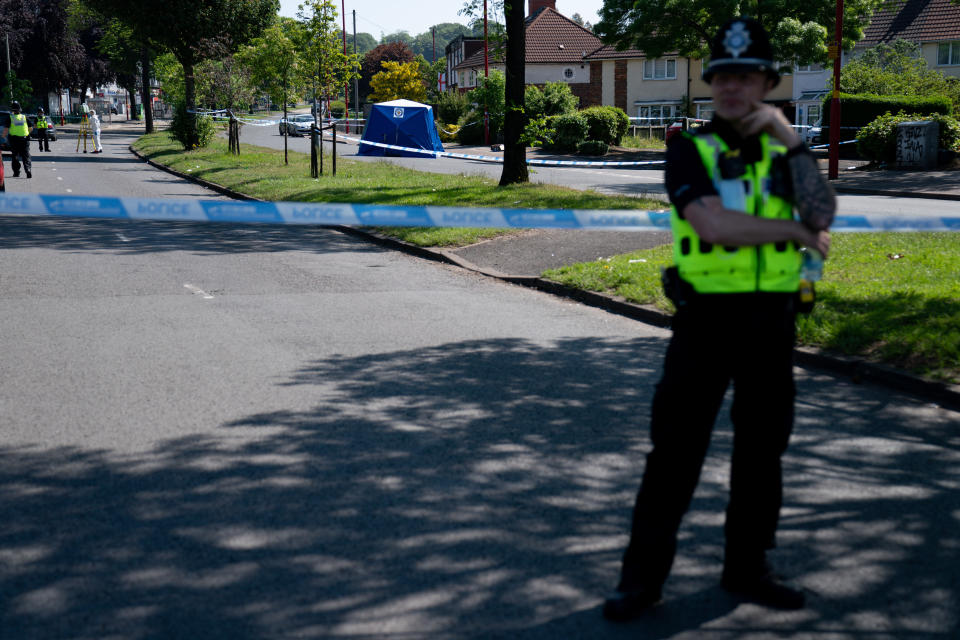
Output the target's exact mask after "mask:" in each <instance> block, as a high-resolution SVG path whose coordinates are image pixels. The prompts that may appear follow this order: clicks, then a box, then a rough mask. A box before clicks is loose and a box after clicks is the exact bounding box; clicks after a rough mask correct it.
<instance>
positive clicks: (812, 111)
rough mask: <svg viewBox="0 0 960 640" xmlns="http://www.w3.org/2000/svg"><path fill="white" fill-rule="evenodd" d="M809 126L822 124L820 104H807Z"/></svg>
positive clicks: (807, 122)
mask: <svg viewBox="0 0 960 640" xmlns="http://www.w3.org/2000/svg"><path fill="white" fill-rule="evenodd" d="M805 124H806V125H807V126H810V127H814V126H817V125H819V124H820V105H819V104H816V103H814V104H811V105H808V106H807V121H806V123H805Z"/></svg>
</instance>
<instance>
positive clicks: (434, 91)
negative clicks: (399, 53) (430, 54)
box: [415, 53, 447, 102]
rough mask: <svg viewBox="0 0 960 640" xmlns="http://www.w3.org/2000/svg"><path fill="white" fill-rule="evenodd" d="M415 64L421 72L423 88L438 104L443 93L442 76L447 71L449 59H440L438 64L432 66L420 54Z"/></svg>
mask: <svg viewBox="0 0 960 640" xmlns="http://www.w3.org/2000/svg"><path fill="white" fill-rule="evenodd" d="M415 62H416V63H417V67H418V68H419V70H420V78H421V80H423V86H424V88H425V89H426V90H427V96H428V97H429V98H430V99H431V100H432V101H434V102H436V100H437V99H438V98H439V97H440V94H441V93H442V92H441V91H440V88H439V84H440V74H441V73H443V72H445V71H446V70H447V59H446V58H444V57H440V58H438V59H437V61H436V62H434V63H433V64H431V63H430V62H429V61H428V60H427V59H426V58H424V57H423V56H422V55H420V54H419V53H418V54H417V58H416V60H415Z"/></svg>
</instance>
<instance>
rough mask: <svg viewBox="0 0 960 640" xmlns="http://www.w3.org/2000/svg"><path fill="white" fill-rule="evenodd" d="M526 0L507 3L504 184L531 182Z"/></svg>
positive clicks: (502, 183)
mask: <svg viewBox="0 0 960 640" xmlns="http://www.w3.org/2000/svg"><path fill="white" fill-rule="evenodd" d="M524 5H525V3H524V2H523V1H522V0H506V1H505V2H504V3H503V13H504V21H505V22H506V23H507V50H506V54H505V61H506V65H505V66H506V88H505V89H506V91H505V93H506V113H505V114H504V119H503V142H504V148H503V173H502V174H501V175H500V186H504V185H508V184H517V183H521V182H530V173H529V172H528V171H527V145H526V143H524V142H522V141H521V138H522V136H523V128H524V120H525V118H524V114H523V97H524V92H525V91H526V86H525V85H526V38H525V34H524V31H525V30H524V27H525V26H526V25H525V22H524V15H523V14H524Z"/></svg>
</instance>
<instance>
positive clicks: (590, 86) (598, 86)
mask: <svg viewBox="0 0 960 640" xmlns="http://www.w3.org/2000/svg"><path fill="white" fill-rule="evenodd" d="M570 91H571V92H573V95H575V96H577V97H578V98H580V108H581V109H585V108H586V107H596V106H599V105H601V104H603V63H602V62H591V63H590V82H573V83H570ZM624 100H626V97H624Z"/></svg>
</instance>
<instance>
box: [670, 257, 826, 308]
mask: <svg viewBox="0 0 960 640" xmlns="http://www.w3.org/2000/svg"><path fill="white" fill-rule="evenodd" d="M660 282H661V283H662V284H663V293H664V295H666V296H667V298H668V299H669V300H670V302H672V303H673V306H675V307H676V308H677V310H678V311H679V310H680V309H682V308H684V307H687V306H689V305H691V304H692V303H694V302H696V301H697V300H703V299H706V298H711V297H714V296H751V297H755V296H756V295H757V294H756V293H755V292H746V293H698V292H697V290H696V289H694V288H693V285H692V284H690V283H689V282H687V281H686V280H684V279H683V278H682V277H680V271H679V270H678V269H677V267H676V266H673V267H666V268H664V269H662V270H661V272H660ZM765 295H775V296H790V295H792V296H793V297H794V304H793V308H794V310H795V311H796V312H797V313H810V312H811V311H813V307H814V303H815V302H816V298H817V293H816V290H815V288H814V286H813V283H812V282H810V281H808V280H801V281H800V289H799V290H798V291H797V292H796V293H794V294H790V293H768V294H765Z"/></svg>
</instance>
